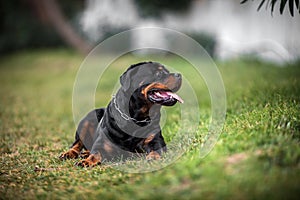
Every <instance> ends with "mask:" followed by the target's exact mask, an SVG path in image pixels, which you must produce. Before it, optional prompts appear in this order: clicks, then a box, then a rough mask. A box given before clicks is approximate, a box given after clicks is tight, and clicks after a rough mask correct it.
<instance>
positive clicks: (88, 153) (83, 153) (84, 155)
mask: <svg viewBox="0 0 300 200" xmlns="http://www.w3.org/2000/svg"><path fill="white" fill-rule="evenodd" d="M90 154H91V153H90V151H88V150H87V151H84V152H81V153H80V155H79V156H80V158H82V159H86V158H88V157H89V156H90Z"/></svg>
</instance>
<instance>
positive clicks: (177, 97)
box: [167, 92, 184, 103]
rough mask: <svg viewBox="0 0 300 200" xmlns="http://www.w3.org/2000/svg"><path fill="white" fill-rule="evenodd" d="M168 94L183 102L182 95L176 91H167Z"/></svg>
mask: <svg viewBox="0 0 300 200" xmlns="http://www.w3.org/2000/svg"><path fill="white" fill-rule="evenodd" d="M167 94H168V95H170V96H171V97H173V98H174V99H177V101H179V102H180V103H183V102H184V101H183V100H182V98H181V97H180V96H178V95H177V94H175V93H172V92H167Z"/></svg>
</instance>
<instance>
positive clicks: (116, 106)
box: [113, 95, 151, 123]
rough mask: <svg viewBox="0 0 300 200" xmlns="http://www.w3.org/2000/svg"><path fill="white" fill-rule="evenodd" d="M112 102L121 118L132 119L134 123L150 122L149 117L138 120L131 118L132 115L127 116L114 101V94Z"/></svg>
mask: <svg viewBox="0 0 300 200" xmlns="http://www.w3.org/2000/svg"><path fill="white" fill-rule="evenodd" d="M113 104H114V106H115V109H116V110H117V111H118V112H119V113H120V115H121V117H122V118H123V119H125V120H126V121H129V120H132V121H134V122H135V123H150V122H151V119H144V120H141V121H139V120H136V119H134V118H132V117H129V116H128V115H126V114H125V113H123V112H122V111H121V109H120V108H119V106H118V104H117V102H116V97H115V95H114V96H113Z"/></svg>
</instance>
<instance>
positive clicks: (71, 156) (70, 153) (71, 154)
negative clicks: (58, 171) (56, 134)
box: [59, 149, 79, 160]
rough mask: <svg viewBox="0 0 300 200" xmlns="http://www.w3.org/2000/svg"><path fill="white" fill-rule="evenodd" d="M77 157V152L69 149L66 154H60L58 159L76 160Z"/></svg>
mask: <svg viewBox="0 0 300 200" xmlns="http://www.w3.org/2000/svg"><path fill="white" fill-rule="evenodd" d="M78 155H79V152H78V151H76V150H74V149H70V150H68V151H67V152H65V153H62V154H61V155H60V156H59V159H60V160H66V159H75V158H78Z"/></svg>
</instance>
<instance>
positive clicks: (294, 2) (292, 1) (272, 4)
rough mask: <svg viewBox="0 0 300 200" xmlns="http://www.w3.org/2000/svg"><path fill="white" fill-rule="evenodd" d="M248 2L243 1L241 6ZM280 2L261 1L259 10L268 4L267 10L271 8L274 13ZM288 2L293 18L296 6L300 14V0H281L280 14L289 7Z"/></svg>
mask: <svg viewBox="0 0 300 200" xmlns="http://www.w3.org/2000/svg"><path fill="white" fill-rule="evenodd" d="M247 1H249V0H243V1H241V4H243V3H246V2H247ZM252 1H253V0H252ZM278 1H279V0H267V1H266V0H261V2H260V4H259V6H258V8H257V10H260V9H261V7H262V6H263V5H264V4H265V3H266V8H267V7H271V12H272V13H273V11H274V7H275V5H276V3H277V2H278ZM287 2H288V4H289V11H290V14H291V15H292V16H294V6H295V8H296V10H297V11H298V12H299V13H300V6H299V2H300V0H280V7H279V11H280V14H282V13H283V11H284V8H285V7H286V5H287Z"/></svg>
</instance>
